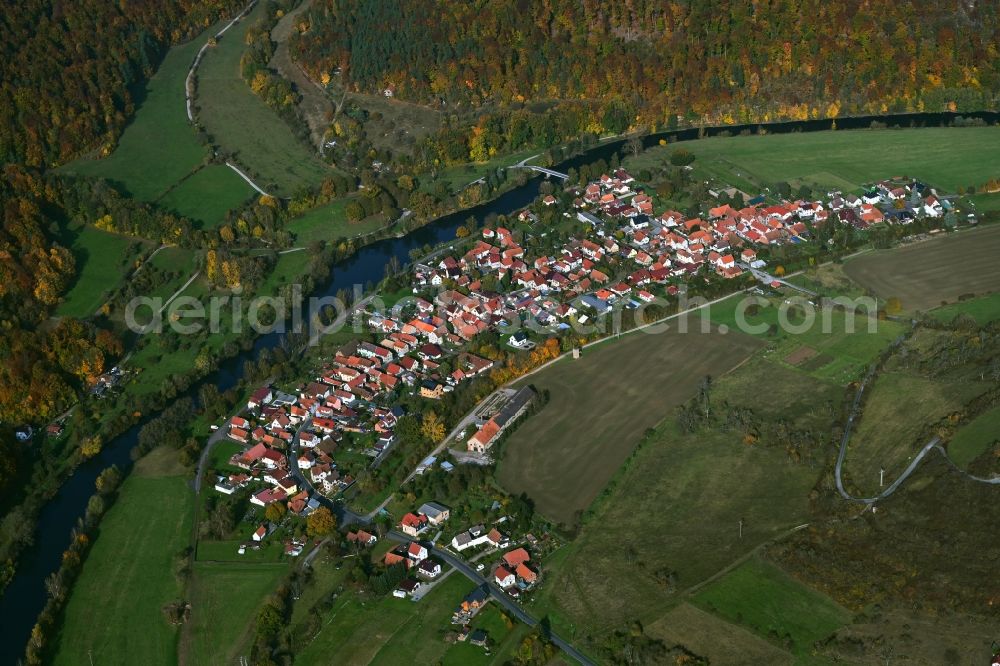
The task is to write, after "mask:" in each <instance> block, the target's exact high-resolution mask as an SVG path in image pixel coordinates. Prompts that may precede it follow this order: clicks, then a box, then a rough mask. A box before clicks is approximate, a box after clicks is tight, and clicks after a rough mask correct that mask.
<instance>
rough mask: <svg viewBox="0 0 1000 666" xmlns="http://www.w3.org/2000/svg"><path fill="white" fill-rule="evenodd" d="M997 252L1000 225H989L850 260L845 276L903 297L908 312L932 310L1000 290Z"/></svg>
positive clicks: (884, 294)
mask: <svg viewBox="0 0 1000 666" xmlns="http://www.w3.org/2000/svg"><path fill="white" fill-rule="evenodd" d="M998 252H1000V226H988V227H982V228H979V229H973V230H969V231H962V232H958V233H952V234H948V235H946V236H943V237H939V238H934V239H931V240H928V241H924V242H920V243H914V244H912V245H907V246H903V247H899V248H895V249H892V250H885V251H879V252H869V253H867V254H864V255H861V256H859V257H855V258H853V259H851V260H849V261H847V262H846V263H845V264H844V272H845V273H846V274H847V276H848V277H850V278H851V279H852V280H854V281H855V282H857V283H858V284H860V285H862V286H864V287H865V288H867V289H869V290H871V291H872V292H874V293H875V294H877V295H878V296H879V297H880V298H898V299H899V301H900V304H901V306H902V309H903V310H904V311H905V312H913V311H916V310H921V311H927V310H930V309H933V308H935V307H938V306H939V305H943V304H946V303H950V302H953V301H955V300H957V299H958V298H959V296H962V295H965V294H984V293H987V292H992V291H997V290H1000V271H998V270H996V256H997V253H998Z"/></svg>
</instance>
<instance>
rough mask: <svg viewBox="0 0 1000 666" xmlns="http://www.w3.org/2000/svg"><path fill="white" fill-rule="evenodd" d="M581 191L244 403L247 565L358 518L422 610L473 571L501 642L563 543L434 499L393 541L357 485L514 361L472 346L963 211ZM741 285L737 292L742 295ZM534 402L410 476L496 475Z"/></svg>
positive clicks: (880, 198) (488, 242) (417, 270)
mask: <svg viewBox="0 0 1000 666" xmlns="http://www.w3.org/2000/svg"><path fill="white" fill-rule="evenodd" d="M568 193H569V194H572V195H574V196H573V198H572V203H571V206H569V208H570V209H569V210H566V211H564V212H563V213H562V214H561V215H560V216H559V222H558V223H557V226H558V227H559V228H558V229H554V228H548V229H542V228H539V227H540V223H539V222H538V212H539V211H544V210H545V208H547V207H550V206H554V205H556V204H557V203H558V200H557V199H556V198H555V197H554V196H553V195H551V194H550V195H547V196H545V197H543V198H541V199H540V201H538V202H537V203H536V205H535V206H534V210H532V209H525V210H524V211H522V212H521V213H520V214H519V215H518V216H517V220H518V225H517V229H516V230H511V229H509V228H506V227H505V226H502V225H500V224H497V225H489V226H485V227H483V228H482V229H481V230H479V233H478V237H476V238H470V239H469V243H470V244H471V247H468V248H467V249H466V248H462V249H460V250H455V251H452V252H445V253H444V254H443V255H441V256H439V257H438V258H436V260H435V261H433V262H429V261H425V262H419V263H416V264H415V265H414V266H413V267H412V270H411V273H410V275H409V277H408V278H406V280H408V282H406V283H405V284H406V287H407V291H408V293H407V294H406V295H405V296H404V297H402V298H400V299H399V300H398V301H397V302H396V303H394V304H393V306H392V307H391V308H388V309H368V310H365V311H363V313H362V314H361V316H362V317H363V322H364V325H365V327H366V328H367V330H368V334H367V337H366V339H359V340H354V341H351V342H348V343H347V344H344V345H342V346H340V347H339V348H338V349H337V350H336V351H335V353H334V354H333V355H332V357H329V358H325V359H323V360H322V361H321V362H320V363H319V365H318V366H317V367H316V369H315V373H314V376H313V377H310V378H309V379H308V380H307V381H303V382H302V383H300V384H298V385H296V386H294V387H286V389H287V392H286V391H282V390H279V388H277V387H275V386H270V385H268V386H263V387H260V388H259V389H257V390H256V391H254V392H253V393H252V395H251V396H250V398H249V400H248V402H247V403H246V408H245V410H242V412H241V414H240V415H237V416H235V417H233V418H232V419H230V420H229V421H228V423H226V424H225V425H224V426H223V429H222V430H221V431H220V432H219V433H217V436H220V435H221V436H223V437H224V438H225V439H226V440H228V441H229V442H230V443H231V444H235V445H238V447H239V449H238V450H237V451H236V452H235V453H234V454H233V455H232V456H231V457H230V458H229V459H228V466H229V468H230V469H233V470H234V471H232V472H231V473H229V474H221V475H219V476H218V477H217V479H216V483H215V485H214V489H215V490H216V491H217V492H218V493H219V494H221V495H225V496H232V495H234V494H242V495H246V496H248V497H249V503H250V504H251V505H253V507H255V509H253V510H252V512H255V513H252V516H251V518H252V522H250V523H249V527H248V528H247V533H246V534H245V535H244V536H245V540H244V541H243V542H242V543H241V544H240V545H239V551H238V552H239V553H240V554H241V555H242V554H244V553H246V552H247V551H253V550H258V549H260V548H262V547H263V545H264V544H265V543H266V542H268V541H273V540H280V541H281V543H282V546H283V553H284V555H285V556H288V557H298V556H299V555H301V554H302V553H303V552H304V550H305V549H306V547H307V545H308V541H309V540H308V538H307V537H306V536H305V535H303V533H302V530H301V527H298V528H296V527H294V523H292V525H293V526H292V527H291V528H289V524H290V522H289V521H290V520H294V518H295V517H300V518H305V519H308V517H309V516H311V515H312V514H314V513H315V512H317V511H320V510H321V509H326V510H328V511H332V512H333V513H334V514H337V515H338V516H340V517H343V516H345V515H348V516H350V517H351V520H350V521H347V522H345V524H343V525H341V527H342V528H348V530H349V531H346V542H347V543H348V544H350V545H351V547H353V548H356V549H357V548H375V547H377V544H378V543H379V541H380V540H381V539H386V538H388V539H389V540H390V541H392V542H394V543H395V545H390V544H385V546H383V547H380V548H379V550H380V553H381V554H380V555H379V565H380V566H382V567H384V569H385V570H386V571H393V572H398V574H395V575H394V576H393V577H392V582H393V586H392V588H393V589H392V593H393V595H394V596H396V597H398V598H401V599H405V598H409V599H412V600H414V601H419V600H420V599H421V598H422V597H423V596H424V595H425V594H427V593H428V592H429V591H430V590H431V589H433V587H434V586H435V585H436V584H437V583H438V582H439V581H440V580H442V579H443V578H444V577H447V576H448V575H450V574H452V573H453V572H454V571H455V570H456V567H457V566H465V565H466V564H468V565H475V566H476V572H477V575H478V576H481V577H482V579H483V580H484V581H485V583H483V584H482V585H477V586H476V587H475V589H474V590H473V591H472V592H471V593H470V594H469V595H468V596H467V597H466V599H465V600H464V601H463V602H462V604H461V605H460V606H459V607H458V608H456V609H455V613H454V618H453V622H454V623H455V624H456V625H458V626H461V627H463V629H462V630H461V632H460V633H459V634H458V640H463V641H464V640H466V639H468V640H470V641H471V642H472V643H473V644H476V645H482V646H486V645H487V644H488V637H486V636H484V635H482V632H478V633H477V631H475V630H473V629H471V628H470V622H471V621H472V620H473V618H474V617H475V616H476V614H477V612H478V611H479V609H481V608H482V607H483V606H484V605H485V604H486V603H488V602H489V600H490V599H492V598H496V597H497V595H502V596H503V598H504V599H505V600H506V602H509V603H512V604H513V603H521V602H523V601H524V600H525V599H530V596H531V592H532V591H533V590H534V589H536V587H537V586H538V585H540V584H541V583H542V571H543V566H541V559H540V554H541V553H542V552H543V551H546V550H547V548H540V547H539V544H540V540H539V539H536V537H534V536H533V535H532V534H531V533H530V532H527V531H521V532H520V533H509V532H505V531H504V530H505V525H504V523H505V520H506V517H505V516H503V515H499V516H494V517H492V522H490V523H489V524H486V523H477V524H467V525H460V526H452V525H451V524H450V523H449V519H450V517H451V511H450V509H449V507H448V506H447V505H445V504H443V503H438V502H436V501H428V502H424V503H423V504H421V505H420V506H418V507H411V509H410V511H409V512H407V513H405V515H402V516H401V517H400V518H399V519H398V520H395V519H393V520H394V523H393V525H392V528H391V529H389V530H385V529H383V530H381V532H379V530H375V529H373V528H372V527H370V524H371V522H372V518H374V517H376V516H377V515H381V516H382V517H385V516H386V515H387V512H386V510H385V508H384V507H385V503H383V504H382V506H380V507H379V509H378V511H377V512H376V513H372V514H369V515H367V516H357V515H356V514H353V513H351V512H349V511H347V510H346V509H345V508H344V493H345V491H347V490H348V489H352V487H353V486H355V484H356V480H357V479H358V477H359V476H360V475H362V474H364V473H365V471H366V470H368V469H372V468H375V467H377V466H378V465H379V464H381V463H382V461H384V460H385V459H386V458H387V457H388V456H391V455H392V453H393V450H394V447H395V445H396V444H397V441H398V439H399V437H398V435H397V433H396V426H397V423H398V422H399V420H400V419H401V418H403V417H404V416H405V415H406V414H407V413H408V410H409V411H413V412H415V411H419V410H417V409H415V408H414V404H415V403H414V402H413V401H414V400H419V401H423V402H424V403H425V404H427V405H433V404H434V403H435V402H437V401H442V400H446V399H447V398H448V394H449V393H451V392H453V391H455V390H456V388H457V387H460V386H463V385H465V384H467V383H470V382H474V381H476V380H477V379H480V378H483V377H486V376H488V375H489V373H490V372H491V371H492V370H494V369H495V368H496V367H497V363H498V360H494V359H493V358H487V357H485V356H480V355H478V354H474V353H472V352H471V351H470V349H471V348H473V347H474V344H473V343H474V341H476V340H480V339H482V337H483V336H484V335H492V336H494V338H495V339H498V340H501V341H502V344H503V345H504V346H506V347H507V350H508V353H513V354H515V355H516V354H518V353H525V354H526V353H528V352H530V351H531V350H533V349H535V348H536V347H537V346H539V345H544V344H546V343H547V341H551V340H554V339H557V338H558V337H559V336H560V335H562V334H563V333H564V332H568V331H574V330H577V329H578V328H579V327H580V326H582V325H585V324H587V323H588V322H591V321H600V320H601V319H602V318H604V317H605V316H606V315H608V313H610V312H613V311H614V310H616V309H618V310H620V309H622V308H624V309H637V308H639V307H640V306H642V305H643V304H656V303H658V304H662V305H664V306H666V305H667V304H668V303H670V302H671V300H672V299H675V297H676V296H677V294H678V293H679V292H680V291H681V290H682V289H685V288H687V287H691V288H697V286H698V285H699V284H702V283H704V282H705V281H706V280H708V279H711V280H720V281H723V282H724V281H729V280H736V279H738V278H741V277H744V278H746V279H744V280H743V282H747V281H749V279H750V277H751V274H752V277H755V278H758V279H759V276H760V275H767V273H763V269H765V268H766V267H767V266H768V263H769V258H770V254H771V252H772V251H773V249H774V248H775V247H777V246H781V245H785V244H800V243H807V242H810V241H811V240H812V239H813V236H814V230H815V229H816V228H817V227H818V226H820V225H823V224H826V223H829V222H830V221H831V220H839V223H840V224H846V225H851V226H852V227H853V228H855V229H858V230H864V229H867V228H869V227H871V226H873V225H878V224H907V223H909V222H911V221H912V220H914V219H917V218H918V217H925V216H926V217H940V216H942V215H944V214H945V212H946V211H947V202H941V201H938V199H937V198H936V197H935V195H934V194H933V193H932V192H931V191H930V190H929V188H927V186H925V185H923V184H920V183H916V182H913V183H907V184H904V183H900V182H889V181H886V182H882V183H878V184H876V185H875V186H873V187H872V188H870V189H869V190H867V191H866V192H865V193H864V194H863V195H862V196H854V195H846V196H845V195H842V194H841V193H839V192H832V193H829V195H828V197H827V198H826V200H825V201H803V200H799V201H794V202H784V203H781V204H772V205H764V202H763V201H760V200H756V201H748V202H747V205H745V206H744V207H742V208H735V207H733V206H732V205H730V204H722V205H719V206H716V207H712V208H710V209H708V210H707V211H706V212H705V214H704V216H703V217H693V218H688V217H686V216H685V215H683V214H681V213H679V212H677V211H673V210H666V211H661V212H659V213H657V212H655V211H654V203H653V199H652V198H651V197H650V196H649V195H647V194H645V193H644V192H643V188H641V187H638V186H636V184H635V180H634V179H633V177H632V176H631V175H630V174H629V173H628V172H627V171H625V170H623V169H617V170H615V171H614V172H613V174H611V175H603V176H602V177H601V178H600V179H599V180H596V181H594V182H592V183H590V184H588V185H587V186H586V188H584V189H583V190H575V191H574V190H570V191H569V192H568ZM512 226H515V225H512ZM768 270H773V271H774V272H775V274H777V275H780V274H781V271H780V269H779V268H775V269H768ZM738 282H739V281H738V280H737V282H734V283H733V284H734V290H735V289H737V288H742V287H739V286H737V284H738ZM666 311H667V310H666V309H665V308H664V310H662V312H666ZM361 337H365V336H361ZM562 350H563V351H566V348H565V346H562ZM557 355H558V352H557ZM404 398H405V400H404ZM536 398H537V396H536V395H535V394H534V392H533V391H532V390H531V389H530V388H522V389H520V390H516V391H515V390H511V389H507V390H500V391H497V392H496V393H494V394H491V398H490V399H489V400H488V401H484V402H483V405H484V406H485V407H484V408H481V409H478V410H476V412H475V414H474V418H469V419H468V421H467V423H466V424H465V427H462V428H461V431H460V432H458V433H457V434H455V433H453V435H454V436H452V435H449V437H447V438H446V439H448V440H450V442H449V443H450V445H451V448H449V449H448V450H447V451H445V452H444V453H443V454H441V455H439V456H430V457H427V458H426V459H424V460H423V462H422V463H421V465H420V466H418V467H417V468H416V469H415V470H414V471H413V473H412V474H411V475H410V477H408V478H412V477H413V476H414V475H421V474H424V473H427V472H429V471H434V472H438V473H445V474H448V473H450V472H452V470H454V469H455V467H456V465H461V464H477V465H483V464H489V463H490V462H492V458H491V456H490V454H491V449H492V448H493V447H494V445H495V444H496V442H498V441H500V440H501V439H502V438H503V435H504V433H505V432H506V431H507V430H508V429H510V428H511V427H513V426H514V425H515V424H516V422H517V421H518V419H520V418H522V417H523V415H524V414H525V413H526V412H527V411H528V410H529V408H530V407H531V405H532V404H533V402H534V401H535V400H536ZM404 403H405V404H404ZM417 404H419V403H417ZM406 405H409V407H407V406H406ZM443 444H444V442H442V445H443ZM237 469H238V470H239V471H235V470H237ZM354 497H355V498H356V495H354ZM390 497H391V496H390ZM386 502H388V500H387V501H386ZM273 507H277V508H273ZM494 508H496V507H494ZM260 514H263V516H261V515H260ZM349 522H354V523H357V525H356V526H354V527H351V526H350V525H349V524H347V523H349ZM432 533H433V536H431V535H432ZM317 543H319V540H317ZM382 551H384V552H382ZM470 555H471V557H470ZM487 567H488V568H487Z"/></svg>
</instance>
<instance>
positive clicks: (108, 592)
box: [53, 449, 194, 665]
mask: <svg viewBox="0 0 1000 666" xmlns="http://www.w3.org/2000/svg"><path fill="white" fill-rule="evenodd" d="M176 458H177V454H176V452H175V451H173V450H168V449H156V450H154V451H153V452H152V453H150V454H148V455H147V456H146V458H143V459H142V460H141V461H139V463H137V465H136V468H135V470H134V471H133V472H132V473H131V474H130V475H129V477H128V479H127V480H126V481H125V483H124V485H123V486H122V488H121V490H120V492H119V497H118V501H117V502H116V503H115V505H114V506H112V507H111V509H110V510H109V511H108V514H107V515H106V516H105V517H104V519H103V521H102V522H101V528H100V538H99V539H97V540H96V541H95V543H94V545H93V548H92V550H91V551H90V553H89V554H88V555H87V559H86V561H85V563H84V565H83V571H82V572H81V574H80V578H79V579H78V580H77V581H76V582H75V583H74V585H73V590H72V593H71V594H70V599H69V602H68V604H67V606H66V613H65V619H64V621H63V623H62V625H61V626H62V628H61V631H60V633H59V635H58V638H57V641H56V642H57V645H56V648H55V650H54V654H55V657H54V660H53V663H55V664H79V663H81V662H80V658H81V655H86V654H89V655H90V656H91V658H92V659H93V661H94V663H108V664H124V663H142V664H151V665H152V664H164V665H168V664H175V663H177V650H176V647H177V629H176V628H174V627H171V626H170V625H169V624H168V623H167V621H166V620H165V618H164V615H163V612H162V610H161V609H162V607H163V606H164V605H165V604H167V603H170V602H173V601H177V600H179V599H181V598H182V597H183V591H182V586H181V581H180V580H179V579H178V578H177V577H176V576H175V575H174V570H175V566H174V558H175V557H176V556H177V555H178V554H179V553H180V552H181V551H182V550H183V549H184V548H185V546H187V544H188V540H189V538H190V536H191V515H192V512H191V508H192V506H191V505H192V501H193V499H194V498H193V495H192V494H191V491H190V489H189V487H188V480H187V477H186V475H185V473H184V470H183V469H181V468H180V467H179V466H178V465H177V463H176Z"/></svg>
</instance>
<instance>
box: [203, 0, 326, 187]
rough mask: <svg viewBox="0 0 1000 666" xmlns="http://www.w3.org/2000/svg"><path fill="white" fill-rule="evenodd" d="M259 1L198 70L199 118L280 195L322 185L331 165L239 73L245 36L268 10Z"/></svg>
mask: <svg viewBox="0 0 1000 666" xmlns="http://www.w3.org/2000/svg"><path fill="white" fill-rule="evenodd" d="M265 8H266V6H265V4H263V3H261V4H258V5H257V6H256V7H255V8H254V9H253V11H252V12H251V13H250V15H249V16H247V17H246V18H245V19H243V20H242V21H241V22H240V23H238V24H237V25H235V26H233V27H232V28H231V29H230V30H229V32H227V33H226V34H225V35H224V36H223V37H222V39H220V40H219V44H218V46H216V47H215V48H213V49H210V50H209V51H208V52H207V53H206V54H205V57H204V58H203V59H202V63H201V65H200V67H199V68H198V96H197V105H198V107H199V109H200V110H199V111H198V119H199V121H200V122H201V123H202V124H203V125H204V127H205V130H206V131H207V132H208V133H209V134H210V135H211V136H212V138H213V139H214V140H215V142H216V143H218V144H219V145H220V146H221V147H222V148H223V150H225V151H228V152H231V153H233V154H235V155H236V158H237V161H238V162H239V163H240V164H241V165H242V166H244V167H246V168H247V169H249V171H250V175H251V176H252V177H254V180H256V181H257V183H258V185H260V186H261V187H263V188H264V189H265V190H267V191H268V192H271V190H272V189H273V190H274V191H273V192H271V193H272V194H276V195H279V196H290V195H291V194H293V193H294V192H295V191H296V190H297V189H298V188H300V187H303V186H312V185H318V184H319V183H320V181H322V179H323V178H324V176H325V175H326V174H327V173H329V171H330V167H328V166H327V165H326V164H324V163H323V162H321V161H320V160H319V158H318V157H317V156H316V154H315V153H314V152H313V151H312V150H310V149H309V148H308V147H306V146H305V145H304V144H302V143H301V142H300V141H299V140H298V139H297V138H296V137H295V135H294V134H293V133H292V130H291V129H290V128H289V127H288V125H287V124H285V122H284V121H283V120H282V119H281V118H279V117H278V116H277V115H276V114H275V113H274V112H273V111H271V109H269V108H268V107H267V105H266V104H265V103H264V101H263V100H261V99H260V98H259V97H257V96H256V95H255V94H254V93H253V91H251V90H250V87H249V86H248V85H247V84H246V83H245V82H244V81H243V79H242V78H241V77H240V70H239V68H240V58H241V57H242V55H243V50H244V45H245V41H244V37H245V35H246V32H247V29H248V28H249V27H250V26H251V25H253V24H254V23H255V22H256V21H257V20H258V19H259V18H260V17H261V16H263V12H264V10H265Z"/></svg>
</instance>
